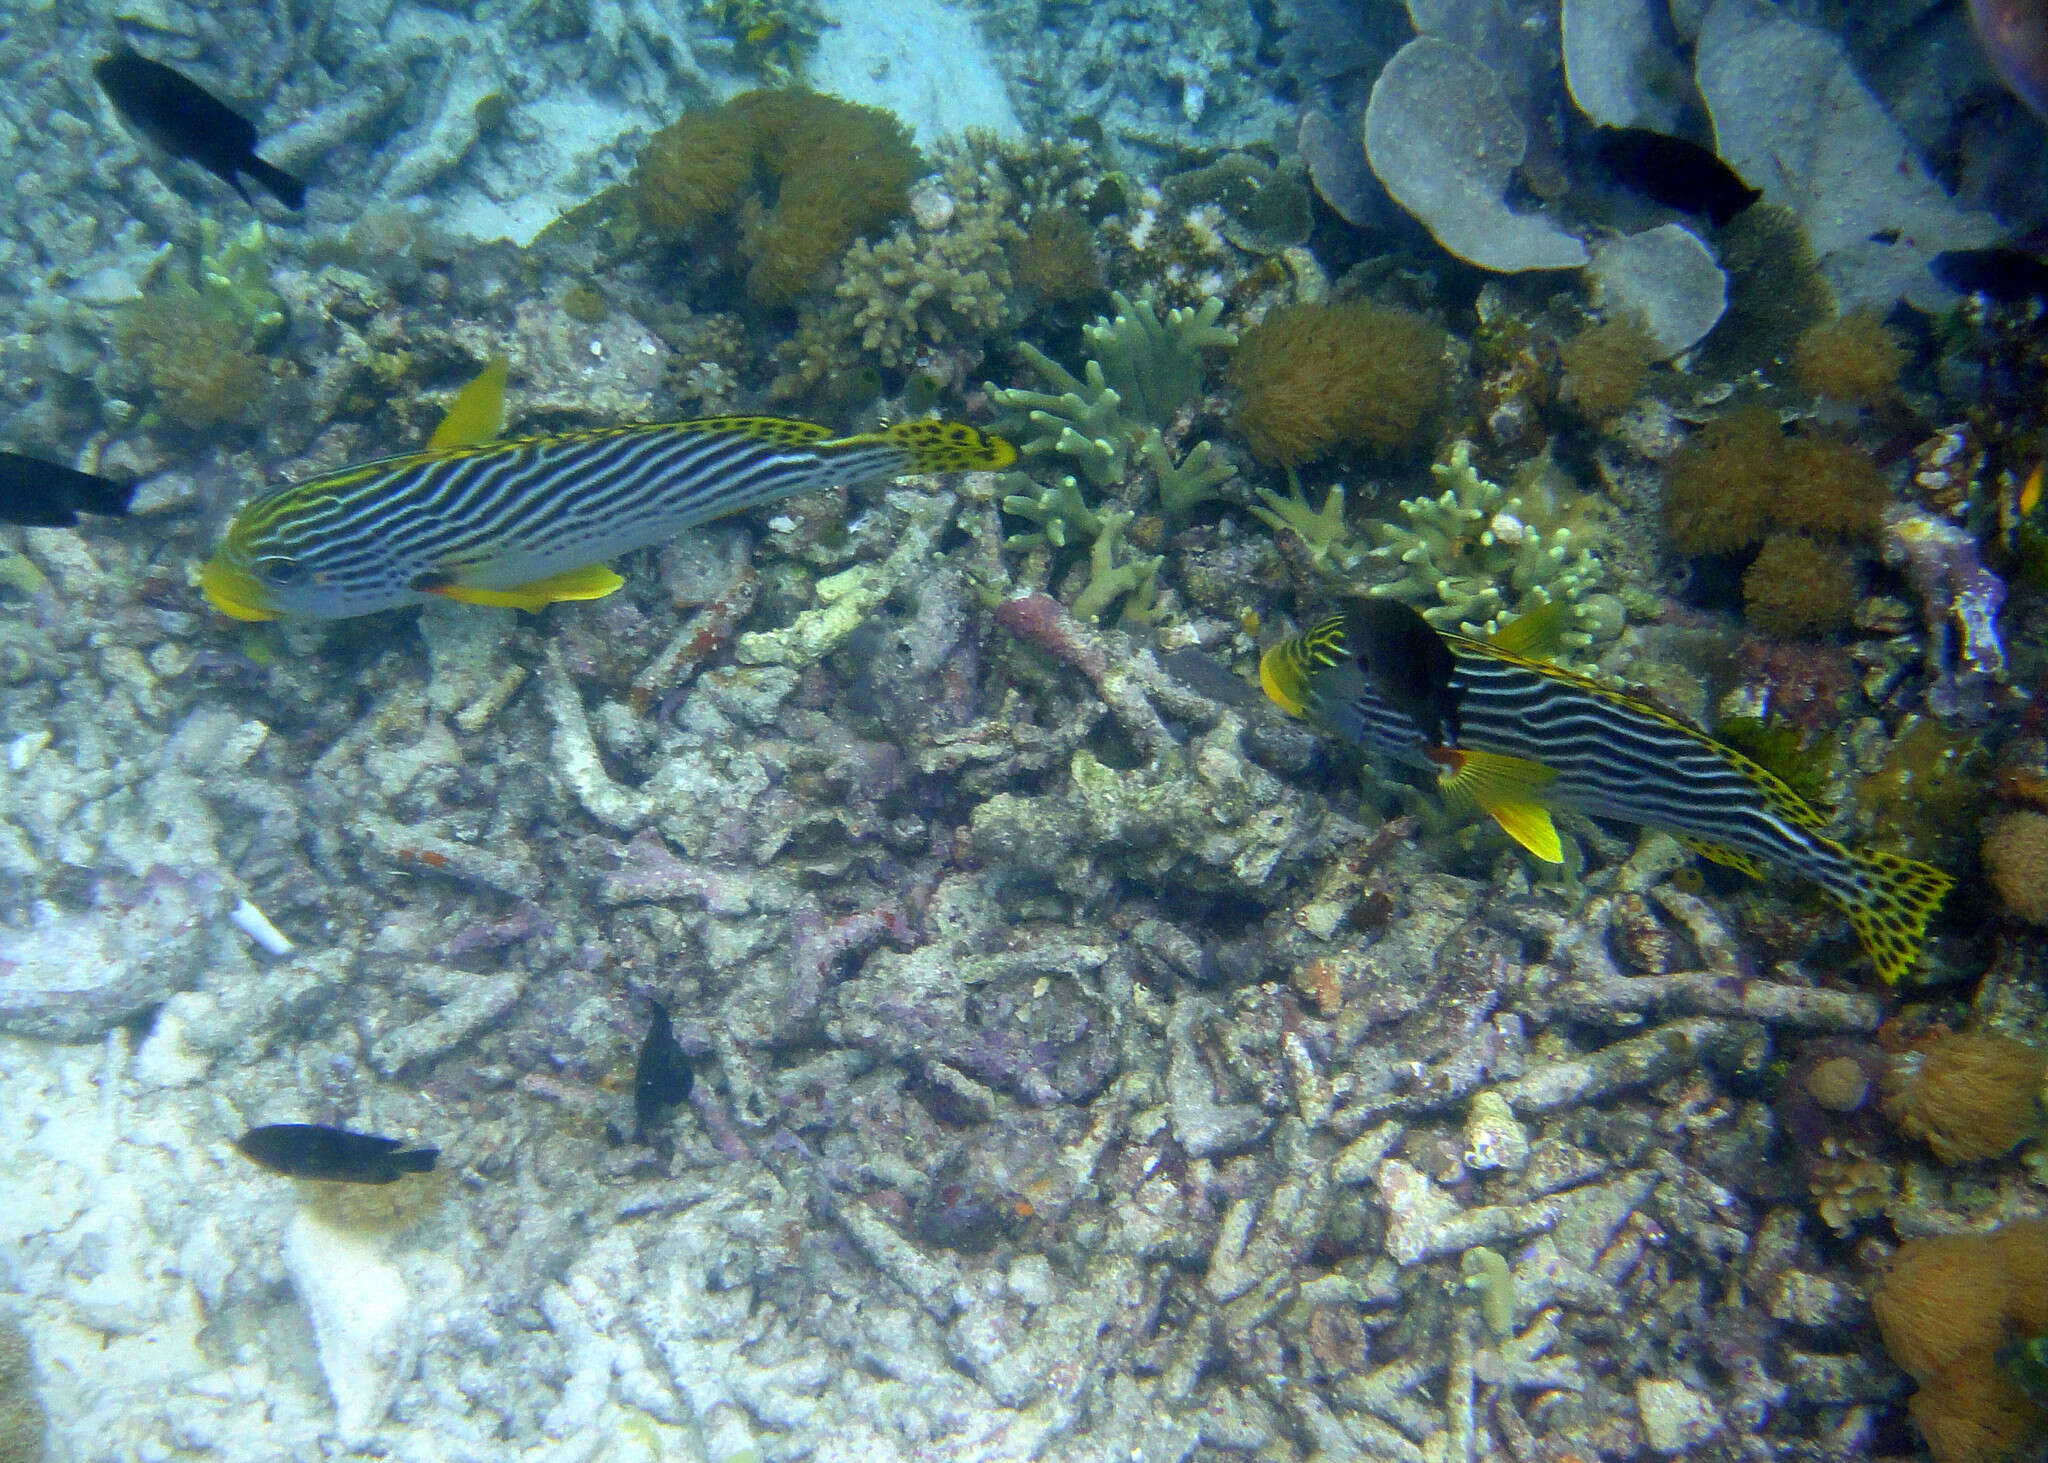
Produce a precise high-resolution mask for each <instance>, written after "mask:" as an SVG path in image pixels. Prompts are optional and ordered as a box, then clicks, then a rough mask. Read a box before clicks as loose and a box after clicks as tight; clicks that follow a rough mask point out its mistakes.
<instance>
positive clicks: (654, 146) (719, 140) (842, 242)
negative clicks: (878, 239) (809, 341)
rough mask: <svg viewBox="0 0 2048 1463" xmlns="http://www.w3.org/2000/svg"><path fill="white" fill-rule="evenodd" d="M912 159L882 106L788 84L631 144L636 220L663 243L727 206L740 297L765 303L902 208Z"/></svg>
mask: <svg viewBox="0 0 2048 1463" xmlns="http://www.w3.org/2000/svg"><path fill="white" fill-rule="evenodd" d="M921 167H922V162H921V160H920V159H919V157H918V153H917V149H916V148H914V147H912V146H911V144H910V134H909V133H908V132H907V131H906V130H905V129H904V127H903V124H902V123H901V122H899V121H897V120H896V118H895V117H893V116H891V115H890V114H889V113H887V112H885V111H882V110H881V109H880V108H878V107H863V106H858V105H856V104H854V103H852V102H846V101H841V100H839V99H838V98H837V97H829V96H823V95H820V94H818V93H815V92H808V91H802V90H798V89H793V88H792V89H787V90H780V91H750V92H743V93H741V94H740V95H739V96H736V97H734V98H733V99H732V100H731V101H728V102H726V103H725V104H724V105H723V106H721V107H718V108H716V109H714V110H712V111H709V112H697V113H692V114H690V115H688V116H685V117H682V118H680V119H678V120H677V121H675V122H672V123H670V124H669V125H668V126H667V127H664V128H663V129H662V130H661V131H659V132H657V133H656V134H655V135H654V136H653V138H652V139H650V140H649V142H648V144H647V146H646V147H645V148H644V149H642V151H641V154H640V166H639V169H638V171H637V173H636V174H635V187H636V189H637V196H638V199H639V203H640V211H641V216H642V218H643V219H644V220H645V221H646V223H647V225H648V226H649V228H651V229H652V230H653V231H654V232H655V233H656V234H657V235H659V236H661V237H664V238H667V239H669V240H671V241H673V242H682V241H684V240H686V239H688V238H690V237H692V236H693V235H694V233H695V232H696V231H697V230H699V229H701V228H702V227H704V226H705V225H706V224H709V223H712V222H716V221H721V220H725V219H728V218H730V217H733V216H735V215H736V216H737V221H738V223H739V230H740V234H739V252H740V255H741V257H742V258H743V259H745V260H746V262H747V295H748V297H749V298H750V299H752V300H753V301H754V302H755V303H756V304H761V305H769V306H774V305H786V304H789V303H791V302H792V301H794V300H795V299H796V298H797V297H798V296H799V295H801V294H803V293H804V292H805V291H806V290H808V289H809V288H810V287H811V285H812V283H813V282H814V281H815V280H816V279H817V277H818V274H819V272H820V271H822V270H823V269H824V268H825V266H826V265H827V264H829V263H831V262H832V261H833V260H834V259H836V258H837V257H838V256H839V255H840V253H841V252H843V251H844V250H845V248H846V247H847V245H849V244H850V243H852V242H853V240H854V239H855V238H856V237H858V236H859V235H861V234H863V233H866V232H867V231H869V230H872V229H875V228H877V227H879V226H880V225H882V224H885V223H887V222H888V221H889V220H891V219H893V218H895V217H897V216H899V215H900V214H902V212H903V211H904V209H905V208H907V207H908V206H909V190H910V182H911V179H913V178H915V177H916V176H917V174H918V172H919V170H920V168H921Z"/></svg>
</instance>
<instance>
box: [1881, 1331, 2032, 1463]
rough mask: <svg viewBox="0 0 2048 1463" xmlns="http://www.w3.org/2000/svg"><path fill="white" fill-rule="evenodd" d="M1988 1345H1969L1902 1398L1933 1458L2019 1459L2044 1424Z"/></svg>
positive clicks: (2011, 1462) (1972, 1461)
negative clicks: (1921, 1384) (1931, 1376)
mask: <svg viewBox="0 0 2048 1463" xmlns="http://www.w3.org/2000/svg"><path fill="white" fill-rule="evenodd" d="M1992 1350H1993V1348H1991V1347H1989V1346H1978V1347H1972V1348H1971V1349H1970V1350H1968V1351H1966V1352H1964V1353H1963V1354H1962V1355H1961V1356H1959V1357H1957V1358H1956V1359H1955V1360H1954V1361H1953V1362H1951V1363H1950V1364H1949V1365H1948V1366H1946V1367H1944V1368H1943V1369H1942V1370H1941V1372H1940V1374H1939V1375H1937V1376H1936V1377H1934V1379H1933V1380H1931V1381H1930V1382H1928V1384H1927V1385H1926V1386H1924V1387H1922V1388H1921V1389H1920V1390H1919V1391H1918V1392H1916V1393H1914V1394H1913V1398H1912V1400H1911V1401H1910V1402H1908V1403H1907V1404H1906V1410H1907V1411H1908V1412H1910V1413H1911V1414H1912V1417H1913V1421H1914V1423H1915V1424H1917V1425H1918V1426H1919V1429H1920V1435H1921V1436H1922V1437H1924V1438H1926V1439H1927V1451H1928V1452H1929V1453H1931V1454H1932V1455H1933V1456H1934V1463H2019V1460H2020V1459H2022V1458H2024V1457H2025V1456H2027V1450H2028V1448H2029V1447H2030V1445H2031V1444H2032V1443H2033V1442H2035V1441H2036V1440H2037V1439H2038V1438H2039V1437H2040V1435H2041V1433H2042V1431H2043V1427H2044V1425H2048V1412H2043V1411H2042V1410H2041V1409H2040V1408H2039V1407H2038V1406H2036V1405H2035V1404H2034V1401H2033V1399H2032V1398H2030V1397H2028V1396H2027V1394H2026V1393H2025V1392H2023V1391H2021V1390H2020V1388H2019V1387H2018V1386H2017V1385H2016V1384H2015V1383H2014V1382H2013V1380H2012V1379H2011V1378H2010V1377H2008V1376H2006V1374H2005V1373H2004V1372H2003V1371H2001V1370H2000V1369H1999V1367H1998V1363H1997V1362H1996V1361H1995V1360H1994V1359H1993V1357H1992Z"/></svg>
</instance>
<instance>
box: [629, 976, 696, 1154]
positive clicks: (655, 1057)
mask: <svg viewBox="0 0 2048 1463" xmlns="http://www.w3.org/2000/svg"><path fill="white" fill-rule="evenodd" d="M696 1085H697V1074H696V1073H695V1072H693V1071H691V1070H690V1059H689V1057H688V1056H687V1055H686V1054H685V1053H684V1051H683V1048H682V1046H681V1044H680V1043H679V1042H677V1041H676V1033H675V1028H674V1027H672V1026H670V1025H669V1019H668V1008H667V1007H666V1006H660V1005H657V1006H656V1007H655V1008H654V1017H653V1019H652V1020H651V1021H649V1022H648V1023H647V1039H646V1040H645V1041H643V1042H641V1043H640V1060H639V1062H638V1063H637V1064H636V1065H635V1066H634V1068H633V1141H634V1142H635V1143H645V1142H646V1141H647V1127H648V1124H650V1123H658V1122H660V1121H661V1115H662V1114H663V1113H665V1112H667V1111H668V1110H669V1109H670V1108H672V1107H674V1106H675V1105H676V1104H677V1103H679V1102H681V1101H682V1100H683V1099H684V1098H686V1097H688V1096H689V1095H690V1089H691V1088H692V1087H694V1086H696Z"/></svg>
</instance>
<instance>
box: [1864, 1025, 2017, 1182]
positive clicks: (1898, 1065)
mask: <svg viewBox="0 0 2048 1463" xmlns="http://www.w3.org/2000/svg"><path fill="white" fill-rule="evenodd" d="M2044 1081H2048V1052H2043V1051H2042V1050H2041V1049H2040V1048H2038V1047H2033V1046H2029V1045H2028V1044H2027V1043H2026V1042H2023V1041H2015V1040H2013V1039H2012V1038H2011V1037H2009V1036H2000V1035H1998V1034H1997V1033H1996V1032H1990V1031H1958V1032H1953V1033H1951V1034H1950V1035H1947V1036H1943V1037H1939V1038H1937V1039H1936V1040H1935V1041H1934V1042H1932V1043H1931V1044H1930V1045H1928V1046H1927V1047H1925V1048H1923V1049H1922V1050H1919V1051H1913V1052H1907V1053H1904V1054H1903V1055H1901V1056H1899V1057H1898V1058H1897V1059H1895V1060H1894V1062H1893V1064H1892V1069H1891V1071H1890V1073H1889V1074H1888V1076H1887V1078H1886V1085H1887V1087H1888V1088H1889V1091H1888V1092H1887V1094H1886V1100H1885V1108H1886V1111H1887V1112H1889V1113H1890V1114H1891V1115H1892V1118H1893V1120H1894V1121H1896V1122H1897V1123H1898V1125H1899V1127H1900V1128H1902V1129H1903V1130H1904V1131H1905V1132H1907V1133H1908V1134H1910V1135H1911V1136H1913V1137H1915V1138H1924V1139H1925V1140H1926V1141H1927V1146H1928V1147H1930V1148H1932V1149H1933V1150H1934V1156H1935V1157H1937V1158H1939V1159H1940V1160H1941V1161H1942V1162H1943V1163H1974V1162H1976V1161H1978V1160H1979V1159H1985V1158H1996V1157H1998V1155H2000V1154H2001V1153H2005V1152H2008V1151H2009V1150H2011V1149H2012V1148H2013V1147H2014V1145H2016V1144H2018V1143H2021V1142H2023V1141H2025V1140H2026V1139H2027V1138H2029V1137H2031V1136H2032V1135H2033V1134H2034V1133H2035V1132H2037V1131H2038V1130H2039V1128H2040V1126H2041V1089H2042V1085H2043V1082H2044Z"/></svg>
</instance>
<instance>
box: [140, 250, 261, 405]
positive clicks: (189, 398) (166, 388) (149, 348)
mask: <svg viewBox="0 0 2048 1463" xmlns="http://www.w3.org/2000/svg"><path fill="white" fill-rule="evenodd" d="M263 245H264V235H263V225H262V223H261V222H260V221H258V222H252V223H251V224H250V225H249V227H248V228H247V229H245V230H243V231H242V232H241V233H240V234H238V235H236V236H235V237H234V238H232V239H228V240H225V241H223V240H222V239H221V237H220V235H219V232H218V230H217V229H216V228H215V227H214V225H213V224H212V223H211V222H207V223H202V225H201V244H200V258H199V268H198V269H197V271H196V272H195V273H194V274H193V275H192V276H190V277H187V276H185V275H183V274H178V273H173V274H167V275H165V276H164V277H163V278H161V279H159V280H158V281H157V283H156V284H155V285H154V286H152V287H151V289H150V290H149V292H148V293H147V294H145V295H144V296H143V297H142V298H141V299H139V300H137V301H136V302H135V303H134V304H132V305H130V306H128V307H127V308H126V310H125V311H124V312H123V315H122V318H121V320H120V324H119V338H120V342H121V348H122V349H123V350H124V351H125V352H126V353H127V354H128V355H129V356H130V357H131V358H132V359H133V360H134V361H135V362H136V364H137V365H138V366H139V367H140V368H141V370H142V373H143V375H144V377H145V378H146V379H147V381H148V383H149V386H150V389H151V390H152V391H153V392H154V393H155V397H156V406H157V410H158V412H159V413H160V414H161V415H162V416H164V417H167V418H169V419H170V420H171V421H173V422H175V423H177V424H178V425H180V426H184V427H189V428H191V429H193V430H195V431H197V430H202V429H205V428H208V427H216V426H220V425H222V424H224V423H231V422H247V421H250V420H252V419H253V418H254V416H255V414H256V409H257V407H259V406H260V405H261V404H262V403H263V401H264V399H265V396H266V394H267V390H268V388H269V386H270V385H271V383H272V380H273V373H272V368H271V362H270V361H269V359H268V358H267V357H266V356H265V355H264V354H263V352H264V351H265V350H266V349H267V348H268V347H269V346H271V345H273V344H274V343H275V342H276V341H277V339H278V337H279V336H280V335H281V334H282V333H283V331H284V324H285V318H284V302H283V301H282V300H281V299H279V298H278V296H277V293H276V292H275V291H274V290H272V289H271V288H270V269H269V266H268V264H267V263H266V262H265V260H264V250H263Z"/></svg>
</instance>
